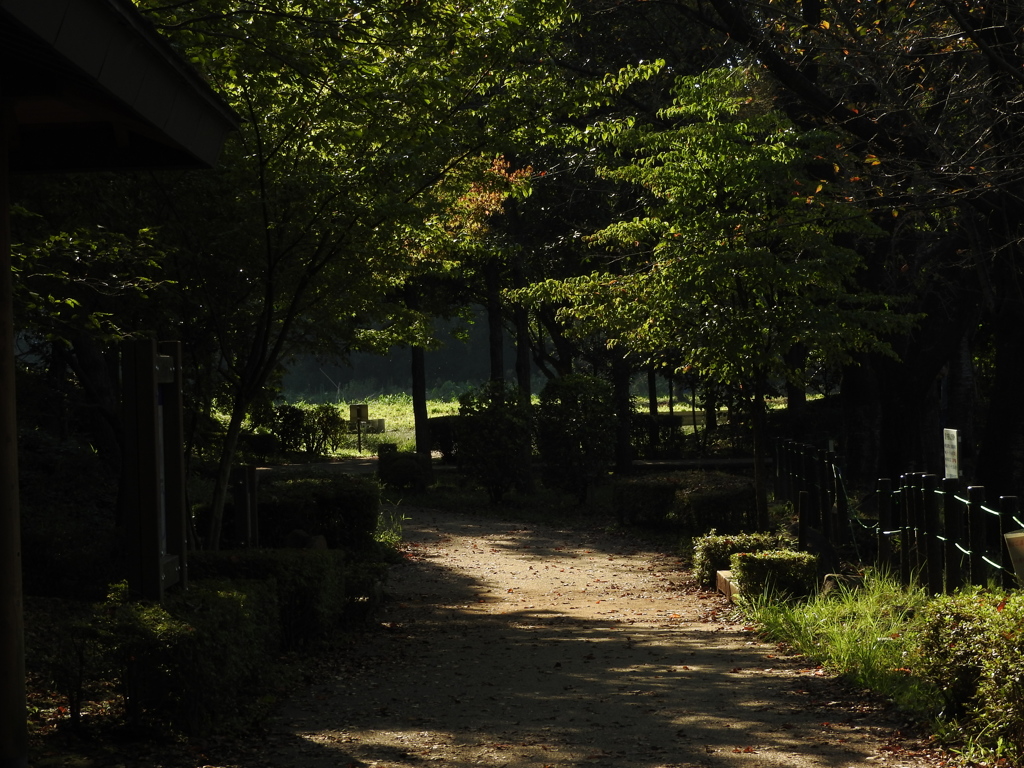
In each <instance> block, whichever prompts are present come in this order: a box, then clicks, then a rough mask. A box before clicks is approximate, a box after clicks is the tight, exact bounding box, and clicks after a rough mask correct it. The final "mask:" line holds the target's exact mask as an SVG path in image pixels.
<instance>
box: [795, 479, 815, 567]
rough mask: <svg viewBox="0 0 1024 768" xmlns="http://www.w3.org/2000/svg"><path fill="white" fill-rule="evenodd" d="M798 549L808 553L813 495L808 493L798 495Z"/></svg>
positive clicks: (803, 492) (802, 492)
mask: <svg viewBox="0 0 1024 768" xmlns="http://www.w3.org/2000/svg"><path fill="white" fill-rule="evenodd" d="M796 498H797V505H796V510H797V548H798V549H799V550H801V551H803V552H806V551H807V538H808V537H807V529H808V528H809V527H810V519H809V518H810V514H811V495H810V494H809V493H807V491H800V492H798V493H797V497H796Z"/></svg>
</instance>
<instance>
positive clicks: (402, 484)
mask: <svg viewBox="0 0 1024 768" xmlns="http://www.w3.org/2000/svg"><path fill="white" fill-rule="evenodd" d="M377 476H378V477H379V478H380V481H381V483H383V484H384V485H387V486H390V487H392V488H403V489H411V490H414V491H425V490H426V489H427V486H428V485H430V484H431V483H433V481H434V473H433V467H432V465H431V460H430V456H429V455H427V454H425V453H416V452H415V451H387V452H384V453H381V454H380V455H379V456H378V457H377Z"/></svg>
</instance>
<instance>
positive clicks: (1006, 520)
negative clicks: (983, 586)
mask: <svg viewBox="0 0 1024 768" xmlns="http://www.w3.org/2000/svg"><path fill="white" fill-rule="evenodd" d="M1017 510H1018V507H1017V497H1016V496H1000V497H999V564H1000V565H1002V566H1003V578H1002V583H1003V586H1004V587H1008V588H1009V587H1015V586H1017V572H1016V571H1015V570H1014V567H1013V563H1012V562H1010V553H1009V550H1008V549H1007V548H1006V539H1005V538H1004V536H1005V534H1006V533H1007V532H1008V531H1010V530H1012V528H1011V525H1010V523H1011V522H1012V521H1013V519H1014V518H1015V517H1016V516H1017Z"/></svg>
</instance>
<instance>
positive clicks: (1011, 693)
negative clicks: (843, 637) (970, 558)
mask: <svg viewBox="0 0 1024 768" xmlns="http://www.w3.org/2000/svg"><path fill="white" fill-rule="evenodd" d="M919 618H920V631H921V643H920V654H919V656H918V658H917V659H916V660H915V661H914V667H915V671H917V672H919V673H920V674H921V675H922V676H923V677H924V678H925V679H927V680H929V681H931V682H932V683H933V684H934V685H935V686H936V687H937V688H938V690H939V691H940V692H941V693H942V695H943V698H944V700H945V703H946V707H945V710H944V712H943V713H942V717H943V719H944V720H946V721H948V722H950V723H954V724H955V725H956V726H957V727H958V728H959V730H960V732H961V734H963V736H964V737H965V738H964V741H966V742H968V743H971V744H973V746H974V748H975V749H977V750H983V751H987V752H988V754H987V756H986V757H987V758H989V759H992V758H996V759H998V758H1003V759H1005V760H1006V765H1021V764H1024V665H1022V662H1021V660H1022V659H1024V594H1022V593H1021V592H1018V591H1011V592H1002V591H996V592H990V591H987V590H983V589H980V588H976V587H975V588H969V589H966V590H964V591H962V592H959V593H957V594H955V595H952V596H939V597H936V598H935V599H934V600H932V601H930V602H929V603H928V605H927V606H926V607H925V608H924V610H923V611H922V612H921V616H920V617H919ZM1001 764H1002V763H1001Z"/></svg>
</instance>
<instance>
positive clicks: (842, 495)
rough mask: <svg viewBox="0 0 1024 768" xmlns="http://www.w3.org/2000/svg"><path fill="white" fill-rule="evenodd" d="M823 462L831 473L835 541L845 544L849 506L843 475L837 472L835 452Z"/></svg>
mask: <svg viewBox="0 0 1024 768" xmlns="http://www.w3.org/2000/svg"><path fill="white" fill-rule="evenodd" d="M825 461H826V462H828V471H829V472H830V473H831V477H830V485H831V486H832V497H833V498H834V499H835V504H836V529H837V531H838V535H837V537H836V538H837V540H838V541H839V542H840V543H845V542H847V541H848V540H849V538H850V505H849V499H847V498H846V488H845V487H844V486H843V475H842V472H840V470H839V464H838V459H837V457H836V452H835V451H829V452H828V453H826V454H825Z"/></svg>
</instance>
